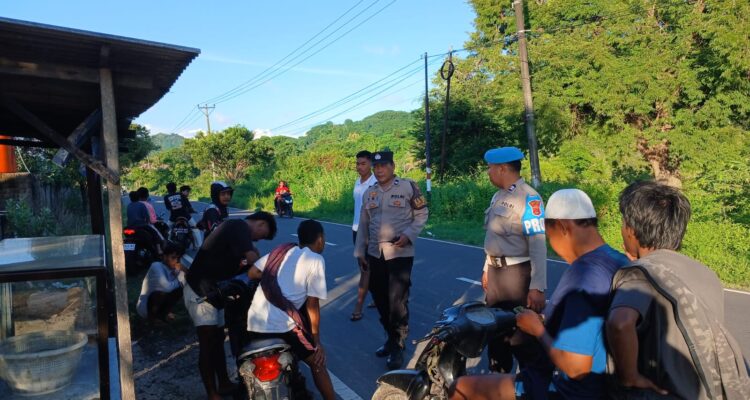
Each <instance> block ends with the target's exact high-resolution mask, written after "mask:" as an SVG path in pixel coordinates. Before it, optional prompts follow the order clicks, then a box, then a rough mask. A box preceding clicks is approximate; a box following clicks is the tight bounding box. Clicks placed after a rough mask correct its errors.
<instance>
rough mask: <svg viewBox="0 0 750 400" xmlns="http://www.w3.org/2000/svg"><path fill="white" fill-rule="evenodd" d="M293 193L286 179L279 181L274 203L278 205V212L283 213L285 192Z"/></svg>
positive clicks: (278, 213)
mask: <svg viewBox="0 0 750 400" xmlns="http://www.w3.org/2000/svg"><path fill="white" fill-rule="evenodd" d="M286 193H288V194H292V191H291V190H289V185H287V183H286V182H285V181H279V186H277V187H276V195H275V196H274V204H275V206H276V214H277V215H280V214H281V207H283V204H282V201H283V196H284V194H286Z"/></svg>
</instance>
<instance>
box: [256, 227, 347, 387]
mask: <svg viewBox="0 0 750 400" xmlns="http://www.w3.org/2000/svg"><path fill="white" fill-rule="evenodd" d="M297 236H298V237H299V247H297V246H294V247H291V248H290V249H289V250H288V251H286V254H285V255H284V256H283V260H282V261H281V264H280V265H279V264H276V265H279V266H278V268H275V267H274V266H273V265H272V264H273V262H274V259H273V258H274V257H275V256H277V250H274V251H273V252H272V253H271V254H270V257H269V255H266V256H264V257H262V258H261V259H259V260H258V261H256V262H255V264H254V265H253V267H252V268H250V271H248V276H249V277H250V279H260V280H261V286H260V287H259V288H258V290H256V291H255V296H254V297H253V302H252V304H251V306H250V310H249V311H248V314H247V330H248V331H249V332H250V337H251V338H253V339H261V338H269V337H275V338H281V339H284V341H286V342H287V344H289V346H291V350H292V352H293V353H294V354H295V355H296V356H297V358H298V359H300V360H303V361H304V362H305V363H306V364H307V365H309V366H310V369H311V371H312V375H313V380H314V381H315V386H316V387H317V388H318V391H320V393H321V395H323V398H324V399H326V400H329V399H330V400H333V399H335V398H336V395H335V394H334V391H333V384H332V383H331V377H330V376H329V375H328V369H327V368H326V358H325V352H324V351H323V346H322V344H321V341H320V300H321V299H323V300H325V299H326V297H327V289H326V279H325V259H323V256H321V253H323V249H324V248H325V234H324V232H323V226H322V225H321V224H320V222H317V221H314V220H306V221H303V222H302V223H300V225H299V227H298V228H297ZM282 246H283V245H282ZM277 249H278V248H277ZM269 260H270V261H269ZM267 267H268V269H267ZM273 274H275V275H276V277H275V279H273ZM269 275H270V276H269ZM269 280H270V281H269ZM265 283H271V284H272V285H269V286H265ZM275 289H276V290H277V291H276V292H274V290H275ZM278 292H280V293H278ZM274 294H275V295H276V296H274ZM269 295H270V296H271V298H269V297H267V296H269ZM274 297H275V298H274ZM280 297H281V298H280ZM279 303H291V305H290V306H292V307H294V309H296V310H297V311H298V312H299V314H300V316H302V318H301V319H302V324H301V326H300V324H299V323H298V322H295V320H294V319H293V318H292V317H291V316H290V315H289V314H288V313H287V311H288V310H282V309H281V308H279V307H277V306H276V305H274V304H277V305H278V304H279ZM304 314H306V317H307V321H304V320H305V315H304ZM295 315H296V314H295Z"/></svg>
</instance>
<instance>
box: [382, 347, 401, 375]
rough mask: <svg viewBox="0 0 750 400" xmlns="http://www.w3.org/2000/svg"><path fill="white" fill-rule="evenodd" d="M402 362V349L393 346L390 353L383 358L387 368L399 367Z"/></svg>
mask: <svg viewBox="0 0 750 400" xmlns="http://www.w3.org/2000/svg"><path fill="white" fill-rule="evenodd" d="M403 364H404V349H403V348H401V347H399V346H395V347H394V349H393V350H391V354H389V355H388V358H386V359H385V365H386V366H387V367H388V369H389V370H391V371H392V370H394V369H399V368H401V366H402V365H403Z"/></svg>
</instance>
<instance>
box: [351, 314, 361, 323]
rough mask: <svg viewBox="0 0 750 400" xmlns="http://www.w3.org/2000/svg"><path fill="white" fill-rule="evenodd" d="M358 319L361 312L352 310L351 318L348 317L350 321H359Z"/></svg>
mask: <svg viewBox="0 0 750 400" xmlns="http://www.w3.org/2000/svg"><path fill="white" fill-rule="evenodd" d="M360 319H362V313H361V312H353V313H352V316H351V318H349V320H350V321H359V320H360Z"/></svg>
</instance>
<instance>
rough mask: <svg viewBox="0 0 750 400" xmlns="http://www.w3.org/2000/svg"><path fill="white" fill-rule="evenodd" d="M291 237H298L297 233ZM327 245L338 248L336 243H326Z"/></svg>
mask: <svg viewBox="0 0 750 400" xmlns="http://www.w3.org/2000/svg"><path fill="white" fill-rule="evenodd" d="M290 235H292V236H294V237H297V234H296V233H290ZM326 244H327V245H329V246H338V245H337V244H336V243H331V242H326Z"/></svg>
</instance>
